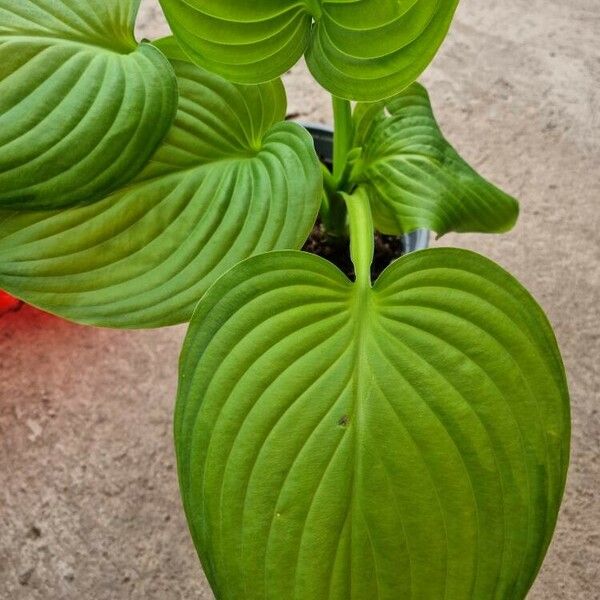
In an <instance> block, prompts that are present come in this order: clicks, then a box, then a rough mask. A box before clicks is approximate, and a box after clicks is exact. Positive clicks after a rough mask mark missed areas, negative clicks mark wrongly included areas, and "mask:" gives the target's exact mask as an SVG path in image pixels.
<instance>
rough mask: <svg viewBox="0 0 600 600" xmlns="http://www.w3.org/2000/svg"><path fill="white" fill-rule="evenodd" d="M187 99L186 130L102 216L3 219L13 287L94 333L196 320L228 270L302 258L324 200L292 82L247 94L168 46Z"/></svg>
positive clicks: (97, 210) (182, 121) (3, 277)
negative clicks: (293, 108) (263, 260)
mask: <svg viewBox="0 0 600 600" xmlns="http://www.w3.org/2000/svg"><path fill="white" fill-rule="evenodd" d="M159 45H160V47H161V49H162V50H164V51H165V53H166V54H167V55H168V56H169V57H170V58H171V59H172V62H173V66H174V68H175V71H176V73H177V77H178V81H179V88H180V106H179V112H178V114H177V118H176V120H175V123H174V125H173V128H172V129H171V131H170V132H169V134H168V135H167V137H166V139H165V141H164V142H163V144H162V145H161V146H160V147H159V149H158V150H157V152H156V154H155V155H154V157H153V158H152V160H151V161H150V163H149V164H148V165H147V167H146V168H145V169H144V171H143V172H142V173H141V175H140V176H138V177H137V179H136V180H135V181H134V182H133V183H132V184H130V185H129V186H127V187H126V188H124V189H122V190H120V191H118V192H115V193H114V194H112V195H110V196H108V197H107V198H105V199H103V200H101V201H99V202H96V203H94V204H91V205H89V206H83V207H76V208H72V209H68V210H62V211H54V212H33V213H8V212H6V213H4V214H2V213H0V288H3V289H5V290H7V291H9V292H10V293H12V294H13V295H15V296H17V297H19V298H22V299H24V300H26V301H27V302H28V303H30V304H33V305H36V306H39V307H41V308H43V309H44V310H47V311H49V312H52V313H56V314H59V315H61V316H63V317H66V318H68V319H72V320H74V321H78V322H81V323H87V324H93V325H103V326H109V327H157V326H163V325H170V324H174V323H178V322H182V321H186V320H188V319H189V318H190V316H191V314H192V310H193V307H194V305H195V304H196V302H197V301H198V300H199V299H200V297H201V296H202V294H203V293H204V292H205V290H206V289H207V288H208V286H209V285H210V284H211V283H212V282H213V281H214V280H215V279H216V278H217V277H218V276H219V275H221V274H222V273H223V272H224V271H226V270H227V269H229V268H230V267H232V266H233V265H235V264H236V263H237V262H239V261H240V260H243V259H245V258H247V257H249V256H251V255H253V254H258V253H261V252H265V251H267V250H272V249H281V248H299V247H300V246H301V245H302V243H303V242H304V240H305V239H306V237H307V236H308V233H309V231H310V229H311V227H312V225H313V224H314V221H315V218H316V214H317V211H318V208H319V203H320V194H321V191H322V182H321V173H320V168H319V164H318V160H317V157H316V154H315V151H314V147H313V142H312V139H311V137H310V135H309V134H308V133H307V132H306V131H305V130H304V129H303V128H302V127H300V126H298V125H296V124H293V123H284V122H282V120H283V119H284V117H285V110H286V98H285V92H284V89H283V86H282V84H281V82H280V81H273V82H271V83H268V84H264V85H261V86H253V87H250V86H241V87H238V86H235V85H233V84H231V83H228V82H226V81H225V80H223V79H221V78H220V77H218V76H215V75H212V74H210V73H208V72H207V71H203V70H201V69H198V68H197V67H195V66H194V65H192V64H191V63H190V62H189V61H188V60H187V59H184V57H183V55H182V53H181V51H180V50H179V49H178V48H177V47H176V46H175V44H174V42H173V40H172V39H169V40H165V41H162V42H160V43H159Z"/></svg>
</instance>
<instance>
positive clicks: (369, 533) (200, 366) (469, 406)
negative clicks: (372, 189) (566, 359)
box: [175, 249, 569, 600]
mask: <svg viewBox="0 0 600 600" xmlns="http://www.w3.org/2000/svg"><path fill="white" fill-rule="evenodd" d="M357 254H360V252H357ZM180 365H181V366H180V387H179V394H178V400H177V408H176V416H175V436H176V448H177V456H178V468H179V476H180V484H181V491H182V495H183V499H184V505H185V510H186V514H187V517H188V521H189V524H190V528H191V532H192V535H193V538H194V542H195V544H196V547H197V548H198V551H199V554H200V557H201V560H202V563H203V565H204V569H205V571H206V574H207V576H208V578H209V580H210V583H211V585H212V586H213V589H214V591H215V595H216V597H217V598H219V600H238V599H240V598H244V599H245V600H267V599H269V600H271V599H272V600H276V599H283V598H285V599H295V600H317V599H318V600H322V599H325V598H327V599H329V600H364V599H365V598H390V599H391V598H393V599H394V600H401V599H405V598H406V599H409V598H423V599H425V598H427V599H438V598H440V599H441V598H448V599H450V598H451V599H452V600H472V599H474V598H481V599H483V598H485V599H489V600H492V599H497V600H504V599H506V598H511V599H514V600H520V599H522V598H524V597H525V594H526V592H527V590H528V589H529V587H530V585H531V583H532V581H533V578H534V576H535V574H536V573H537V571H538V569H539V567H540V564H541V562H542V559H543V557H544V554H545V552H546V549H547V547H548V543H549V541H550V538H551V535H552V531H553V529H554V525H555V521H556V517H557V513H558V509H559V505H560V501H561V496H562V493H563V488H564V484H565V476H566V470H567V462H568V455H569V405H568V392H567V387H566V383H565V376H564V371H563V367H562V363H561V358H560V355H559V351H558V349H557V346H556V342H555V340H554V336H553V334H552V330H551V329H550V326H549V324H548V322H547V320H546V318H545V316H544V314H543V313H542V311H541V310H540V308H539V307H538V306H537V304H536V303H535V301H534V300H533V299H532V298H531V296H530V295H529V294H528V293H527V292H526V291H525V290H524V289H523V288H522V287H521V286H520V285H519V284H518V283H517V282H516V281H515V280H514V279H513V278H512V277H511V276H510V275H508V274H507V273H506V272H505V271H503V270H502V269H501V268H500V267H498V266H497V265H495V264H494V263H492V262H491V261H489V260H487V259H484V258H483V257H481V256H479V255H476V254H474V253H471V252H467V251H464V250H452V249H436V250H425V251H421V252H417V253H415V254H414V255H408V256H406V257H404V258H402V259H400V260H399V261H397V262H396V263H394V264H393V265H392V266H391V267H390V268H388V270H387V271H385V273H384V274H383V275H382V276H381V278H380V279H379V280H378V281H377V283H376V285H375V287H374V288H373V289H371V288H370V287H368V286H366V287H365V286H360V285H358V283H357V284H352V283H350V282H349V281H348V280H347V279H346V278H345V276H344V275H342V273H341V272H339V271H338V270H337V269H336V268H335V267H333V266H332V265H330V264H329V263H327V262H325V261H324V260H322V259H319V258H316V257H314V256H310V255H307V254H303V253H300V252H289V251H288V252H276V253H269V254H266V255H262V256H258V257H254V258H251V259H249V260H247V261H245V262H243V263H242V264H240V265H238V266H237V267H235V268H234V269H232V270H231V271H229V272H228V273H227V274H225V275H224V276H223V277H222V278H221V279H219V280H218V281H217V283H216V284H215V285H214V286H213V287H212V288H211V289H210V290H209V292H208V293H207V294H206V295H205V296H204V298H203V299H202V301H201V302H200V303H199V305H198V308H197V310H196V312H195V314H194V317H193V319H192V323H191V325H190V330H189V333H188V337H187V340H186V342H185V346H184V350H183V354H182V358H181V363H180Z"/></svg>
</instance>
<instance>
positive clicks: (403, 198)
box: [353, 83, 519, 235]
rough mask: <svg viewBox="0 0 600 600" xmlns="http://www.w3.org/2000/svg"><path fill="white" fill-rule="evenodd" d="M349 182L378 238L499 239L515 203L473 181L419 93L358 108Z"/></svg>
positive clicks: (516, 210)
mask: <svg viewBox="0 0 600 600" xmlns="http://www.w3.org/2000/svg"><path fill="white" fill-rule="evenodd" d="M354 118H355V122H356V131H357V133H356V139H355V144H356V145H357V146H362V148H363V152H362V156H361V158H360V160H359V162H358V163H357V164H356V165H355V168H354V175H353V178H354V181H355V182H356V183H359V184H362V185H364V186H365V187H366V188H367V189H368V192H369V197H370V199H371V206H372V210H373V217H374V220H375V225H376V227H377V229H379V231H382V232H383V233H387V234H393V235H398V234H402V233H409V232H411V231H413V230H415V229H420V228H424V229H431V230H433V231H436V232H437V233H438V234H439V235H443V234H445V233H447V232H449V231H458V232H466V231H478V232H485V233H496V232H504V231H507V230H509V229H511V228H512V227H513V226H514V224H515V222H516V219H517V217H518V214H519V206H518V203H517V201H516V200H515V199H514V198H512V197H510V196H509V195H507V194H505V193H504V192H502V191H501V190H499V189H498V188H497V187H495V186H494V185H492V184H491V183H489V182H488V181H486V180H485V179H483V178H482V177H481V176H480V175H478V174H477V173H476V172H475V171H474V170H473V169H472V168H471V167H470V166H469V165H468V164H467V163H466V162H465V161H464V160H463V159H462V158H461V157H460V156H459V155H458V153H457V152H456V151H455V150H454V148H452V146H451V145H450V144H449V143H448V142H447V141H446V140H445V139H444V137H443V135H442V133H441V131H440V129H439V127H438V125H437V123H436V121H435V117H434V115H433V111H432V109H431V104H430V101H429V96H428V94H427V91H426V90H425V88H423V86H421V85H419V84H418V83H415V84H413V85H412V86H411V87H410V88H408V89H407V90H406V91H405V92H403V93H402V94H401V95H400V96H397V97H396V98H394V99H393V100H390V101H388V102H386V103H379V104H363V105H358V106H357V108H356V110H355V114H354Z"/></svg>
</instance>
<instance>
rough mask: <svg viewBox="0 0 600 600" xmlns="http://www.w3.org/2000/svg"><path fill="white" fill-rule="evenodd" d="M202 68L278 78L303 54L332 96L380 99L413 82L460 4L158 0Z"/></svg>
mask: <svg viewBox="0 0 600 600" xmlns="http://www.w3.org/2000/svg"><path fill="white" fill-rule="evenodd" d="M160 2H161V4H162V6H163V8H164V11H165V13H166V15H167V18H168V20H169V23H170V25H171V29H172V30H173V32H174V33H175V35H176V36H177V38H178V39H179V41H180V43H181V44H182V45H183V47H184V49H185V51H186V52H187V53H188V54H189V55H190V56H191V57H192V58H193V59H194V60H195V61H196V62H197V63H198V64H200V65H202V66H203V67H206V68H207V69H209V70H211V71H214V72H215V73H219V74H221V75H223V76H224V77H226V78H228V79H230V80H232V81H238V82H240V83H258V82H261V81H268V80H269V79H273V78H275V77H279V76H280V75H282V74H283V73H285V71H286V70H288V69H289V68H290V67H292V66H293V65H294V64H295V63H296V62H297V61H298V59H299V58H300V57H301V56H302V55H303V54H304V53H306V59H307V62H308V66H309V68H310V70H311V71H312V73H313V75H314V76H315V77H316V79H317V80H318V81H319V83H320V84H321V85H322V86H324V87H325V88H326V89H327V90H329V91H330V92H331V93H333V94H335V95H336V96H339V97H342V98H348V99H352V100H365V101H373V100H381V99H382V98H388V97H390V96H393V95H394V94H397V93H398V92H399V91H401V90H402V89H403V88H405V87H406V86H408V85H409V84H411V83H412V82H413V81H414V80H415V79H416V78H417V77H418V76H419V74H420V73H421V72H422V71H423V70H424V69H425V67H426V66H427V65H428V64H429V62H430V61H431V59H432V58H433V56H434V55H435V53H436V52H437V50H438V48H439V46H440V44H441V43H442V41H443V40H444V37H445V36H446V33H447V31H448V28H449V26H450V22H451V20H452V17H453V15H454V11H455V9H456V6H457V4H458V0H402V1H399V0H255V1H253V2H248V1H247V0H229V1H227V2H224V1H223V0H160Z"/></svg>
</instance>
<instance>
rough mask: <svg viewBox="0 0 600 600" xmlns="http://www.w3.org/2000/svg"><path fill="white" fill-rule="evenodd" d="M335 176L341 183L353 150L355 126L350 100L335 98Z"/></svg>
mask: <svg viewBox="0 0 600 600" xmlns="http://www.w3.org/2000/svg"><path fill="white" fill-rule="evenodd" d="M333 122H334V127H335V132H334V139H333V176H334V177H335V179H336V180H337V181H338V182H339V181H340V179H341V177H342V175H343V174H344V171H345V169H346V158H347V157H348V152H350V150H351V148H352V137H353V135H354V132H353V129H354V124H353V123H352V105H351V104H350V101H349V100H343V99H341V98H336V97H335V96H333Z"/></svg>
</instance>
